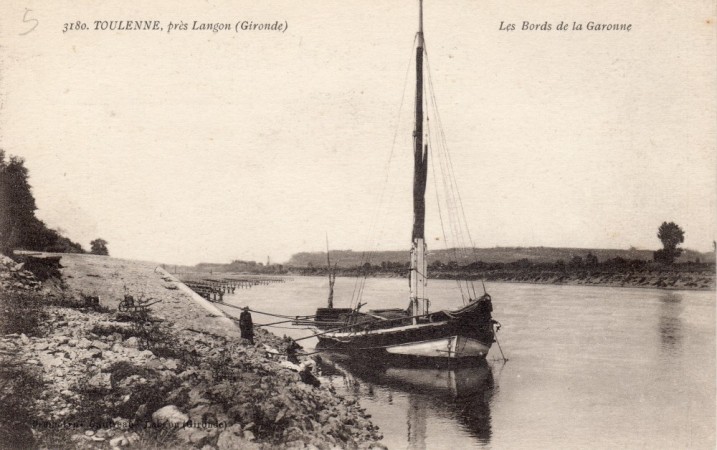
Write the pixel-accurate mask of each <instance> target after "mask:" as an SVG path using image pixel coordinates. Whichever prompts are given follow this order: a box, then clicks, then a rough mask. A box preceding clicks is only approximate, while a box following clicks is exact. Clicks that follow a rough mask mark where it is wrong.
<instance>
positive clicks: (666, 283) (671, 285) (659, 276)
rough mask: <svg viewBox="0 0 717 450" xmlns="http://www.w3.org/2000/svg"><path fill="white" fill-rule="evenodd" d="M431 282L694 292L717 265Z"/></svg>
mask: <svg viewBox="0 0 717 450" xmlns="http://www.w3.org/2000/svg"><path fill="white" fill-rule="evenodd" d="M359 272H360V271H359V270H347V269H341V268H339V269H337V270H336V274H337V275H338V276H347V277H352V276H353V277H355V276H357V274H358V273H359ZM326 273H327V271H326V269H324V268H305V269H294V270H292V271H291V272H290V274H291V275H299V276H300V275H305V276H326ZM366 274H367V276H369V277H376V278H399V277H405V276H406V275H405V274H406V271H405V270H381V269H380V268H373V269H369V270H368V271H366ZM429 274H430V277H431V279H437V280H466V279H467V280H484V281H495V282H502V283H531V284H555V285H574V286H606V287H633V288H650V289H680V290H694V291H713V290H715V286H716V283H715V265H714V264H700V265H697V264H694V265H689V266H688V265H684V266H682V267H665V268H649V269H629V268H626V269H624V270H606V269H585V268H566V269H565V270H555V269H545V268H532V267H509V268H505V267H501V268H498V269H485V270H450V269H445V268H443V269H440V270H431V268H429Z"/></svg>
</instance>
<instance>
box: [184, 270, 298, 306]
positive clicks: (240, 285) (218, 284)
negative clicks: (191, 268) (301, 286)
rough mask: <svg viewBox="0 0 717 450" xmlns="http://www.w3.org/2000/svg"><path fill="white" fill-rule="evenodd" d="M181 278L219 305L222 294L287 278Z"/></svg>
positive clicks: (190, 286) (198, 292)
mask: <svg viewBox="0 0 717 450" xmlns="http://www.w3.org/2000/svg"><path fill="white" fill-rule="evenodd" d="M182 278H183V280H182V281H183V283H184V284H186V285H187V286H188V287H189V288H190V289H192V290H193V291H194V292H196V293H197V294H199V295H201V296H202V297H204V298H205V299H207V300H209V301H212V302H219V303H221V302H223V301H224V294H234V293H235V292H236V290H237V289H250V288H252V287H254V286H267V285H270V284H274V283H284V282H286V281H287V278H282V277H261V276H255V277H254V276H243V277H236V276H235V277H222V278H218V277H212V278H206V277H200V276H191V275H190V276H187V277H182Z"/></svg>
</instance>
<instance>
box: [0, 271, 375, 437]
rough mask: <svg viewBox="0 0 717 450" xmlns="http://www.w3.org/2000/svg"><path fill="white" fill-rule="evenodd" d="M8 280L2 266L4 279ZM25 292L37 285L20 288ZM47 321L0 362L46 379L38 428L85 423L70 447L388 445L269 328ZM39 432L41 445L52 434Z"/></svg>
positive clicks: (80, 317) (89, 316)
mask: <svg viewBox="0 0 717 450" xmlns="http://www.w3.org/2000/svg"><path fill="white" fill-rule="evenodd" d="M98 260H99V261H103V260H106V259H99V258H98ZM4 261H5V260H4V259H3V262H2V264H3V265H5V262H4ZM13 267H14V266H13ZM6 272H8V269H5V270H2V269H1V268H0V279H2V280H5V279H6V278H5V277H3V276H1V275H2V274H3V273H6ZM15 273H17V271H16V272H15ZM24 276H25V275H23V277H24ZM92 278H95V277H92ZM28 279H29V278H28ZM157 281H158V282H159V283H158V284H159V285H160V286H162V284H161V278H159V277H158V276H157ZM3 286H4V285H3ZM25 288H27V289H31V290H36V289H37V288H38V285H35V284H34V282H32V281H30V282H28V283H26V285H24V286H23V287H22V288H18V289H25ZM162 289H163V288H162ZM164 291H165V292H167V293H168V295H174V294H175V292H176V291H167V290H164ZM0 294H1V293H0ZM103 298H104V296H103ZM175 307H176V308H180V309H181V304H179V305H177V306H175ZM45 311H46V314H47V316H46V319H45V320H44V322H43V323H42V324H41V327H40V328H41V332H40V333H39V334H38V335H37V336H27V335H25V334H7V335H4V336H1V337H0V352H10V353H12V354H13V355H15V356H16V357H17V358H18V360H19V361H21V362H22V364H23V365H24V367H25V368H26V369H27V370H30V371H33V373H36V374H37V375H38V376H39V377H40V378H41V379H42V380H43V381H44V383H45V384H44V386H43V390H42V393H41V395H39V397H38V398H37V399H36V400H35V402H34V411H33V412H34V415H35V418H36V420H37V421H39V422H40V423H48V424H57V423H71V424H75V425H77V424H81V425H82V427H80V428H79V429H78V428H71V429H70V430H69V431H68V432H66V433H67V436H66V440H65V444H64V445H68V446H70V447H80V448H108V446H109V448H112V449H116V448H144V447H146V446H154V447H159V448H203V449H205V450H209V449H230V448H231V449H234V448H247V449H254V448H256V449H260V448H317V449H328V448H371V447H372V446H377V448H380V447H381V446H380V444H378V443H377V441H378V440H380V438H381V435H380V433H379V432H378V428H377V427H376V426H374V425H373V424H372V423H371V422H370V419H369V417H368V416H367V415H366V413H365V411H364V410H363V408H361V407H360V405H359V404H358V402H357V401H356V400H355V399H344V398H341V397H339V396H337V395H336V393H335V392H334V391H333V388H331V387H330V386H329V387H326V386H318V381H317V382H316V385H312V384H310V383H309V382H308V381H306V380H305V378H304V375H303V374H305V373H309V372H311V370H312V368H313V362H312V361H311V360H310V359H306V358H304V360H303V361H302V362H301V363H300V364H298V365H297V364H293V363H290V362H288V361H287V360H286V356H285V355H286V347H287V345H288V342H287V341H285V340H283V339H280V338H278V337H276V336H274V335H272V334H270V333H268V332H266V331H265V330H263V329H257V330H256V335H255V339H256V344H254V345H252V344H249V343H248V342H247V341H245V340H242V339H241V338H239V337H237V336H234V335H231V334H229V335H227V336H222V335H219V334H215V333H214V332H213V331H202V330H194V329H192V330H191V331H190V330H189V329H187V328H188V327H186V328H185V327H182V326H180V325H179V324H178V323H173V322H172V321H170V320H165V321H161V320H159V319H158V320H156V321H154V322H141V321H140V322H138V321H135V320H133V318H132V317H131V316H129V317H128V316H126V315H123V314H122V313H118V312H101V311H96V310H94V309H88V308H84V309H82V308H69V307H63V306H47V307H46V308H45ZM302 380H303V381H302ZM33 432H34V434H35V438H36V439H37V440H38V442H39V443H40V446H41V447H42V443H43V442H44V443H47V442H53V441H52V440H51V434H52V433H54V432H56V431H55V430H52V429H47V430H46V429H44V428H42V427H36V428H34V429H33ZM0 444H2V440H1V439H0ZM0 447H1V445H0ZM46 447H47V448H55V447H54V445H53V444H50V445H46Z"/></svg>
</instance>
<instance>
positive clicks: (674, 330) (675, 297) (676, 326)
mask: <svg viewBox="0 0 717 450" xmlns="http://www.w3.org/2000/svg"><path fill="white" fill-rule="evenodd" d="M684 308H685V307H684V305H683V304H682V294H681V293H679V292H673V291H668V292H665V293H664V294H663V295H661V296H660V311H659V313H660V319H659V332H660V343H661V344H662V345H661V346H660V348H661V349H662V350H663V351H665V352H666V353H668V354H675V353H676V352H679V351H680V350H681V348H682V347H681V345H682V336H683V323H682V319H681V318H680V315H681V314H682V311H683V310H684Z"/></svg>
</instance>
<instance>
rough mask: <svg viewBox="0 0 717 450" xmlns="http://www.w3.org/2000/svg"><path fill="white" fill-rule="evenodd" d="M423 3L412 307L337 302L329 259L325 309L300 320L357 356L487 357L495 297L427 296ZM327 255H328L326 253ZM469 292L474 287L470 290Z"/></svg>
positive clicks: (327, 342) (326, 344) (325, 344)
mask: <svg viewBox="0 0 717 450" xmlns="http://www.w3.org/2000/svg"><path fill="white" fill-rule="evenodd" d="M424 48H425V42H424V37H423V2H422V0H419V26H418V33H417V36H416V53H415V59H416V95H415V125H414V131H413V156H414V173H413V230H412V246H411V263H410V274H409V284H410V294H409V299H410V302H409V306H408V308H406V309H403V308H393V309H376V310H369V311H366V312H360V311H359V309H360V308H361V306H363V304H361V303H360V302H359V303H358V305H357V306H356V307H355V308H334V307H333V280H332V278H331V267H330V261H329V279H330V280H331V282H330V289H331V293H330V296H329V304H328V307H327V308H319V309H318V310H317V311H316V315H315V316H314V318H313V320H310V321H302V324H304V325H311V326H313V327H314V328H315V329H317V334H316V336H317V337H318V339H319V346H320V347H321V348H324V349H330V350H336V351H347V352H352V353H355V354H357V355H359V356H396V357H409V358H428V359H431V360H434V361H441V360H467V359H468V360H470V359H473V360H475V359H476V358H478V359H481V358H485V357H486V355H487V354H488V351H489V350H490V347H491V345H492V343H493V342H494V339H495V334H494V328H493V326H494V324H495V323H497V322H495V321H493V319H492V317H491V312H492V310H493V307H492V303H491V297H490V295H488V294H487V293H486V292H485V291H484V294H483V295H482V296H480V297H479V296H478V295H476V294H475V289H473V295H472V296H471V295H470V293H469V299H468V302H467V303H466V304H464V305H463V306H462V307H460V308H458V309H455V310H440V311H434V312H431V311H430V310H429V306H430V302H429V299H428V298H426V283H427V261H426V242H425V236H424V223H425V214H426V208H425V193H426V182H427V178H428V145H427V144H426V145H424V142H423V135H424V112H423V102H424V97H423V88H424V86H423V81H424V80H423V78H424V76H423V72H424V69H423V58H424V54H425V50H424ZM327 257H328V255H327ZM469 292H470V291H469Z"/></svg>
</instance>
